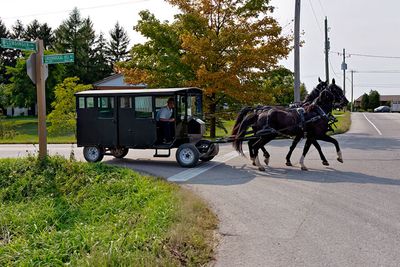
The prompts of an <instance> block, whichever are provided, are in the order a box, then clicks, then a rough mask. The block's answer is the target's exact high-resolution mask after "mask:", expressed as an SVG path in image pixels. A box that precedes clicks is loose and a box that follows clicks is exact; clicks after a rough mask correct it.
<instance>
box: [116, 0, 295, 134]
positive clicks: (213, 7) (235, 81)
mask: <svg viewBox="0 0 400 267" xmlns="http://www.w3.org/2000/svg"><path fill="white" fill-rule="evenodd" d="M167 1H168V2H169V3H171V4H172V5H174V6H177V7H178V8H179V9H180V11H181V12H180V14H178V15H176V16H175V20H174V21H173V22H172V23H169V22H162V23H161V22H160V21H158V20H157V19H156V18H155V17H154V15H152V14H150V13H149V12H148V11H142V12H141V13H140V16H141V20H140V21H139V22H138V24H137V25H136V26H135V30H136V31H138V32H140V33H141V34H142V35H144V36H145V37H147V38H148V41H147V42H146V43H144V44H138V45H135V46H134V47H133V48H132V51H131V56H132V59H131V61H129V62H127V63H122V64H120V65H119V70H120V71H122V72H124V74H125V76H126V77H127V81H128V82H132V83H139V82H144V83H147V84H149V86H150V87H153V86H154V87H156V86H157V87H158V86H163V87H175V86H196V87H200V88H202V89H203V90H204V93H205V100H206V101H205V106H206V114H207V119H208V120H209V123H210V135H211V137H214V136H215V130H216V122H217V118H216V112H217V110H218V107H219V106H220V105H222V104H223V103H224V99H227V98H229V99H230V100H231V101H234V102H236V103H242V104H250V105H251V104H267V103H269V102H270V101H271V99H272V96H271V94H269V93H268V92H267V90H265V89H263V86H262V84H263V81H264V80H265V78H266V77H267V76H268V73H269V72H270V71H271V70H273V69H274V68H275V67H276V65H277V63H278V61H279V60H280V59H282V58H284V57H286V56H287V55H288V53H289V52H290V49H291V47H290V42H291V39H292V37H291V36H284V35H282V27H281V26H280V25H279V24H278V22H277V21H276V20H275V19H274V18H273V17H272V16H271V15H272V13H273V11H274V8H273V7H272V6H271V5H270V1H269V0H192V1H187V0H167Z"/></svg>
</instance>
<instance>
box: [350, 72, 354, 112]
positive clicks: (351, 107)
mask: <svg viewBox="0 0 400 267" xmlns="http://www.w3.org/2000/svg"><path fill="white" fill-rule="evenodd" d="M353 74H354V70H351V105H350V111H351V112H353Z"/></svg>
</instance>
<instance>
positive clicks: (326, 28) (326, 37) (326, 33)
mask: <svg viewBox="0 0 400 267" xmlns="http://www.w3.org/2000/svg"><path fill="white" fill-rule="evenodd" d="M329 46H330V44H329V38H328V18H327V17H325V75H326V81H327V82H328V83H329V49H330V47H329Z"/></svg>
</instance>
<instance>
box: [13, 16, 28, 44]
mask: <svg viewBox="0 0 400 267" xmlns="http://www.w3.org/2000/svg"><path fill="white" fill-rule="evenodd" d="M11 38H12V39H20V40H21V39H25V26H24V24H22V22H21V21H20V20H17V21H16V22H15V24H14V25H13V26H12V32H11Z"/></svg>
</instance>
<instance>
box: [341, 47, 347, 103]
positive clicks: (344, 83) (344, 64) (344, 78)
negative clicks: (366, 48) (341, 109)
mask: <svg viewBox="0 0 400 267" xmlns="http://www.w3.org/2000/svg"><path fill="white" fill-rule="evenodd" d="M346 69H347V66H346V49H344V48H343V63H342V70H343V94H344V95H345V96H346Z"/></svg>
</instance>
